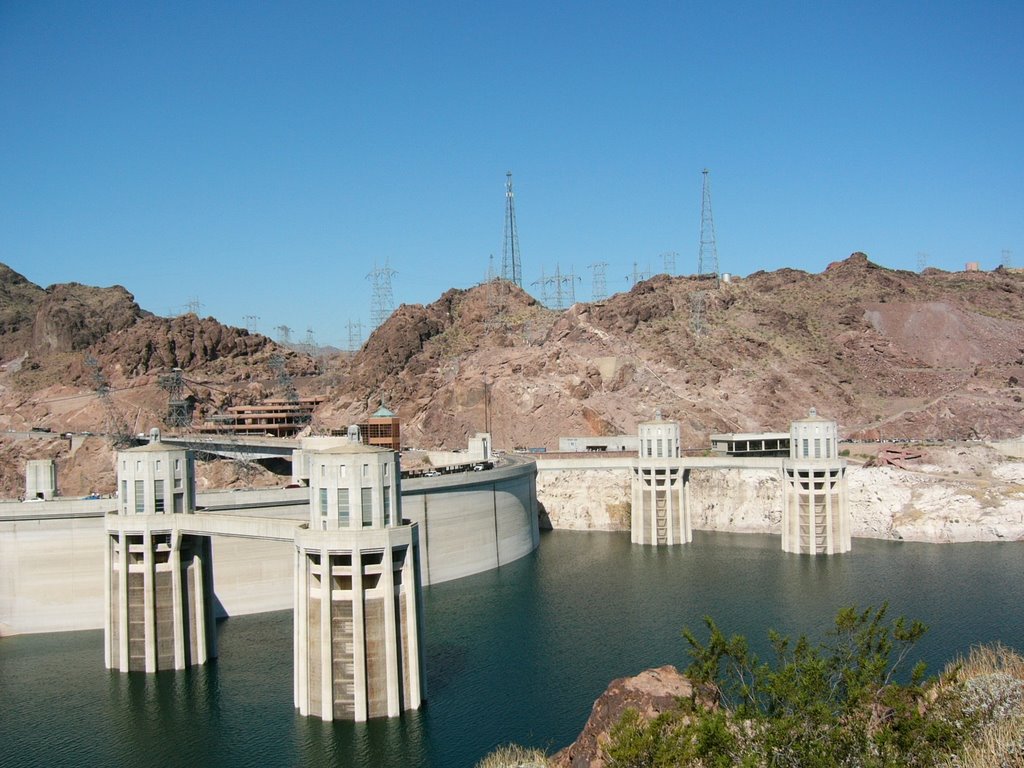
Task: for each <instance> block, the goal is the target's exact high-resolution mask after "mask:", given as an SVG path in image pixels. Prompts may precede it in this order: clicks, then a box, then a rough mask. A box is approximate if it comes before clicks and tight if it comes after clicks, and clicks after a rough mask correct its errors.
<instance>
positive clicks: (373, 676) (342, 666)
mask: <svg viewBox="0 0 1024 768" xmlns="http://www.w3.org/2000/svg"><path fill="white" fill-rule="evenodd" d="M306 457H307V458H308V460H309V464H308V466H309V483H310V485H309V488H310V505H309V509H310V520H309V527H308V529H306V530H301V531H299V532H297V534H296V537H295V546H296V552H295V558H296V559H295V568H296V579H295V649H294V650H295V706H296V707H297V708H298V710H299V712H300V713H301V714H303V715H311V716H315V717H320V718H322V719H323V720H334V719H347V720H356V721H363V720H366V719H368V718H371V717H395V716H397V715H399V714H401V712H402V711H404V710H409V709H418V708H419V706H420V704H421V703H422V701H423V698H424V696H425V678H424V675H423V645H422V640H421V628H422V626H423V608H422V600H421V589H420V569H419V559H420V548H419V529H418V526H417V525H416V524H415V523H409V522H407V521H403V520H402V508H401V495H400V488H399V482H400V480H399V478H400V472H399V464H398V457H397V454H395V452H394V451H391V450H388V449H384V448H378V447H375V446H366V445H361V444H359V443H355V442H352V443H346V444H342V445H336V446H334V447H330V448H325V449H323V450H320V451H310V452H308V453H306Z"/></svg>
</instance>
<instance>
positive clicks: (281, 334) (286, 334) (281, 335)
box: [274, 325, 292, 344]
mask: <svg viewBox="0 0 1024 768" xmlns="http://www.w3.org/2000/svg"><path fill="white" fill-rule="evenodd" d="M274 330H275V331H277V333H278V337H277V340H278V341H280V342H281V343H282V344H291V343H292V329H291V328H289V327H288V326H287V325H279V326H277V327H276V328H275V329H274Z"/></svg>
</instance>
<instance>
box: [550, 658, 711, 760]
mask: <svg viewBox="0 0 1024 768" xmlns="http://www.w3.org/2000/svg"><path fill="white" fill-rule="evenodd" d="M693 697H699V698H700V700H701V701H703V702H704V703H705V704H707V705H708V706H713V705H714V702H715V696H714V692H713V691H712V690H711V689H701V688H695V687H694V685H693V684H692V683H691V682H690V680H689V679H687V678H686V677H685V676H683V675H682V674H680V673H679V671H678V670H677V669H676V668H675V667H673V666H671V665H667V666H664V667H658V668H657V669H648V670H645V671H644V672H641V673H640V674H639V675H636V676H635V677H621V678H619V679H618V680H613V681H612V682H611V683H609V685H608V688H607V689H606V690H605V692H604V693H603V694H601V696H600V697H599V698H598V699H597V701H595V702H594V707H593V709H592V710H591V712H590V717H589V718H588V720H587V724H586V725H585V726H584V727H583V730H582V731H581V732H580V735H579V736H578V737H577V738H576V741H574V742H573V743H572V744H570V745H569V746H568V747H566V748H565V749H563V750H561V751H560V752H558V753H556V754H555V755H554V756H553V757H552V758H551V765H552V766H555V767H556V768H604V766H605V765H606V762H605V760H604V757H603V754H602V751H601V747H602V745H603V744H606V743H607V741H608V736H609V734H610V733H611V730H612V728H613V727H614V725H615V724H616V723H617V722H618V721H619V719H620V718H621V717H622V715H623V713H624V712H625V711H626V710H627V709H630V708H632V709H635V710H636V711H637V712H638V713H639V714H640V716H641V717H642V718H643V719H644V720H653V719H654V718H655V717H657V716H658V715H659V714H661V713H662V712H666V711H668V710H671V709H675V708H676V706H677V704H678V701H679V699H690V698H693Z"/></svg>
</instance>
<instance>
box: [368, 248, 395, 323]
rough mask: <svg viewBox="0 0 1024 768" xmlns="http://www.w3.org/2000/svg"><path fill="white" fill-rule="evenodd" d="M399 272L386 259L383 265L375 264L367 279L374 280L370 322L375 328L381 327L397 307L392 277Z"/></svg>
mask: <svg viewBox="0 0 1024 768" xmlns="http://www.w3.org/2000/svg"><path fill="white" fill-rule="evenodd" d="M397 274H398V272H396V271H395V270H393V269H391V268H390V267H389V266H388V263H387V262H386V261H385V262H384V266H383V267H377V266H374V269H373V271H372V272H370V274H368V275H367V276H366V279H367V280H371V281H372V282H373V301H372V305H371V308H370V315H371V317H370V323H371V324H372V325H373V327H374V328H379V327H380V326H382V325H383V324H384V321H385V320H387V319H388V318H389V317H391V313H392V312H393V311H394V309H395V299H394V296H393V294H392V292H391V278H392V277H393V276H394V275H397Z"/></svg>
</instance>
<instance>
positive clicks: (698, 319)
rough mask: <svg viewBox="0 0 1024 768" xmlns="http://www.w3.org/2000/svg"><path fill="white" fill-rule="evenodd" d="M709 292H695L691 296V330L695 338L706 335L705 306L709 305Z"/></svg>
mask: <svg viewBox="0 0 1024 768" xmlns="http://www.w3.org/2000/svg"><path fill="white" fill-rule="evenodd" d="M707 293H708V292H707V291H694V292H693V293H691V294H690V330H691V331H692V332H693V335H694V336H702V335H703V334H704V305H705V304H706V303H707Z"/></svg>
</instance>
